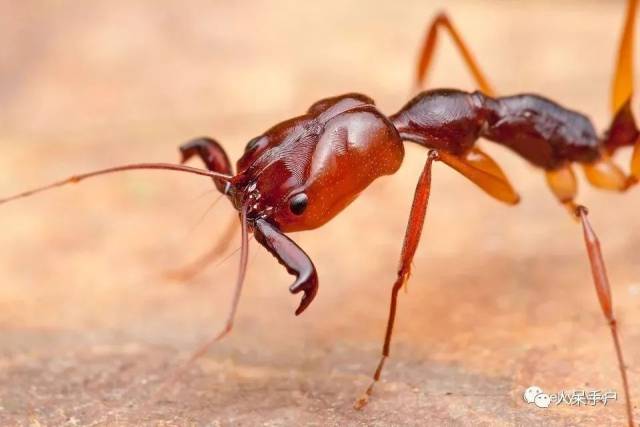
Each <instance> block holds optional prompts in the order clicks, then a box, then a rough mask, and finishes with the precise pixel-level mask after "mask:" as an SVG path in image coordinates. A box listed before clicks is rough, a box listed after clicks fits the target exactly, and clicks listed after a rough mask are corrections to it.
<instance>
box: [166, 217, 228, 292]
mask: <svg viewBox="0 0 640 427" xmlns="http://www.w3.org/2000/svg"><path fill="white" fill-rule="evenodd" d="M238 225H239V223H238V218H236V217H234V218H233V219H232V221H231V222H230V223H229V224H228V225H227V227H226V228H225V231H224V234H223V235H222V237H220V239H219V240H218V243H217V244H216V245H215V246H214V247H213V248H211V249H210V250H209V251H208V252H206V253H205V254H203V255H202V256H200V257H199V258H197V259H196V260H195V261H193V262H191V263H189V264H187V265H185V266H183V267H181V268H178V269H176V270H171V271H167V272H166V273H165V274H164V276H165V277H166V278H167V279H171V280H175V281H178V282H188V281H189V280H191V279H193V278H194V277H195V276H197V275H198V274H199V273H200V272H201V271H202V270H204V269H205V268H206V267H207V266H208V265H209V264H211V263H212V262H213V261H215V260H216V259H218V258H219V257H220V255H222V254H223V253H224V252H225V251H226V250H227V249H228V248H229V245H230V244H231V242H232V239H233V236H235V234H236V232H237V230H238Z"/></svg>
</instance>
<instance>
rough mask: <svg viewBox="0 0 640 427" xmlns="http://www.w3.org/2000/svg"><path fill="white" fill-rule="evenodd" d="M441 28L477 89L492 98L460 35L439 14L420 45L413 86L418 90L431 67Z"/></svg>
mask: <svg viewBox="0 0 640 427" xmlns="http://www.w3.org/2000/svg"><path fill="white" fill-rule="evenodd" d="M440 28H443V29H445V30H447V31H448V32H449V35H450V36H451V38H452V40H453V42H454V44H455V45H456V47H457V48H458V50H459V51H460V54H461V55H462V58H463V59H464V62H465V63H466V65H467V67H468V68H469V71H471V74H472V75H473V78H474V80H475V81H476V83H477V85H478V87H479V88H480V90H481V91H482V92H484V94H485V95H489V96H494V94H495V92H494V91H493V89H492V87H491V85H490V84H489V82H488V81H487V79H486V77H485V76H484V74H483V73H482V71H480V67H479V66H478V64H477V62H476V60H475V59H474V57H473V55H472V54H471V51H470V50H469V49H468V48H467V46H466V44H465V42H464V41H463V40H462V37H461V36H460V33H459V32H458V30H456V28H455V27H454V26H453V24H452V23H451V20H450V19H449V17H448V16H447V15H446V14H445V13H439V14H438V15H436V17H435V18H434V19H433V21H432V22H431V25H430V26H429V30H428V31H427V36H426V38H425V41H424V43H423V45H422V49H421V51H420V59H419V60H418V67H417V69H416V80H415V86H416V88H418V89H419V88H420V87H421V86H422V85H423V84H424V82H425V80H426V78H427V74H428V71H429V66H430V65H431V60H432V58H433V52H434V51H435V47H436V43H437V41H438V30H439V29H440Z"/></svg>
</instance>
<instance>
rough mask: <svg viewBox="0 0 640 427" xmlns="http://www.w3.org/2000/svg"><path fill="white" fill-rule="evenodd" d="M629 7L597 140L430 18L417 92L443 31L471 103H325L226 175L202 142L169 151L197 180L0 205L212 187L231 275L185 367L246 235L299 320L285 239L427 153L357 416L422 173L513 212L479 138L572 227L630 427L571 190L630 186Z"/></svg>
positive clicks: (306, 281) (215, 149) (636, 167)
mask: <svg viewBox="0 0 640 427" xmlns="http://www.w3.org/2000/svg"><path fill="white" fill-rule="evenodd" d="M637 5H638V0H628V3H627V10H626V17H625V23H624V27H623V32H622V38H621V43H620V46H619V50H618V56H617V65H616V70H615V77H614V81H613V87H612V94H611V97H612V99H611V102H612V104H611V107H612V110H613V119H612V121H611V124H610V126H609V128H608V129H607V130H606V131H605V132H604V133H603V134H602V135H601V136H599V135H598V134H597V133H596V131H595V129H594V126H593V124H592V122H591V121H590V119H589V118H588V117H587V116H585V115H583V114H581V113H579V112H576V111H573V110H570V109H567V108H565V107H563V106H561V105H559V104H558V103H556V102H554V101H551V100H550V99H548V98H545V97H542V96H538V95H533V94H519V95H513V96H506V97H502V96H497V95H496V94H495V92H494V90H493V89H492V87H491V86H490V84H489V83H488V80H487V79H486V78H485V77H484V75H483V73H482V72H481V71H480V68H479V67H478V65H477V62H476V60H475V59H474V57H473V56H472V54H471V53H470V51H469V49H468V48H467V46H466V44H465V42H464V41H463V39H462V37H461V36H460V33H459V32H458V31H457V30H456V28H455V27H454V26H453V24H452V22H451V21H450V20H449V18H448V17H447V15H445V14H439V15H438V16H437V17H436V18H435V19H434V21H433V22H432V23H431V26H430V27H429V30H428V32H427V35H426V39H425V42H424V45H423V47H422V50H421V53H420V58H419V62H418V66H417V73H416V79H415V84H416V87H421V86H422V85H423V84H424V82H425V80H426V77H427V74H428V71H429V66H430V64H431V59H432V57H433V53H434V50H435V47H436V44H437V39H438V35H439V32H440V31H441V30H446V31H447V32H448V33H449V35H450V36H451V37H452V39H453V41H454V44H455V45H456V47H457V49H458V50H459V51H460V53H461V55H462V57H463V59H464V61H465V63H466V65H467V67H468V68H469V70H470V71H471V74H472V75H473V77H474V79H475V82H476V84H477V85H478V88H479V90H478V91H474V92H465V91H462V90H456V89H436V90H427V91H423V92H420V93H419V94H418V95H416V96H415V97H414V98H413V99H412V100H410V101H409V102H408V103H407V104H406V105H405V106H404V107H402V109H400V111H398V112H397V113H395V114H393V115H391V116H386V115H385V114H383V113H382V112H380V111H379V110H378V109H377V108H376V106H375V103H374V101H373V99H371V98H369V97H368V96H366V95H362V94H358V93H349V94H345V95H341V96H336V97H332V98H326V99H322V100H320V101H318V102H316V103H315V104H313V105H312V106H311V107H310V108H309V109H308V110H307V112H306V113H305V114H303V115H301V116H298V117H294V118H292V119H289V120H286V121H284V122H282V123H279V124H277V125H275V126H274V127H272V128H271V129H269V130H267V131H266V132H264V133H263V134H261V135H260V136H258V137H256V138H254V139H252V140H251V141H249V143H248V144H247V145H246V148H245V150H244V154H243V155H242V157H241V158H240V159H239V160H238V161H237V163H236V172H235V173H234V171H233V167H232V164H231V162H230V161H229V158H228V156H227V155H226V153H225V151H224V149H223V148H222V146H221V145H220V144H219V143H218V142H216V141H215V140H213V139H211V138H206V137H203V138H197V139H194V140H192V141H190V142H188V143H186V144H183V145H182V146H181V147H180V152H181V154H182V163H183V164H184V163H185V162H187V161H188V160H190V159H191V158H193V157H199V158H200V160H201V161H202V162H204V164H205V166H206V168H207V170H204V169H197V168H192V167H188V166H184V165H183V164H169V163H137V164H130V165H124V166H117V167H113V168H108V169H102V170H97V171H93V172H89V173H85V174H81V175H75V176H72V177H70V178H68V179H65V180H62V181H58V182H54V183H52V184H49V185H47V186H44V187H40V188H36V189H33V190H30V191H26V192H23V193H20V194H17V195H14V196H12V197H8V198H5V199H0V204H2V203H6V202H8V201H11V200H15V199H18V198H22V197H27V196H30V195H33V194H35V193H38V192H41V191H45V190H48V189H51V188H54V187H59V186H62V185H66V184H69V183H76V182H79V181H81V180H83V179H86V178H90V177H94V176H97V175H103V174H108V173H114V172H121V171H126V170H133V169H163V170H174V171H179V172H185V173H192V174H199V175H203V176H208V177H210V178H212V180H213V183H214V185H215V187H216V188H217V190H218V191H219V192H220V193H222V194H223V195H224V196H226V197H227V198H228V199H229V200H230V201H231V203H232V205H233V207H234V208H235V209H236V210H237V211H238V212H239V219H240V221H239V223H240V226H241V236H242V244H241V249H240V265H239V273H238V278H237V282H236V286H235V293H234V295H233V301H232V304H231V309H230V312H229V314H228V317H227V320H226V323H225V326H224V328H223V329H222V330H221V331H220V332H219V333H218V334H217V335H215V336H214V337H213V338H212V339H211V340H209V341H208V342H206V343H205V344H204V345H203V346H202V347H201V348H200V349H199V350H198V351H197V352H195V353H194V354H193V356H192V357H191V359H190V362H192V361H193V360H195V359H196V358H197V357H199V356H200V355H201V354H203V353H204V352H206V351H207V349H208V348H209V346H210V345H211V344H212V343H213V342H215V341H217V340H219V339H220V338H222V337H223V336H225V335H226V334H227V333H228V332H230V331H231V329H232V325H233V321H234V318H235V314H236V310H237V307H238V301H239V298H240V293H241V290H242V285H243V282H244V277H245V273H246V268H247V257H248V251H249V246H248V240H249V238H248V236H249V233H253V235H254V237H255V239H256V240H257V241H258V243H259V244H260V245H262V246H263V247H264V248H266V249H267V250H268V251H269V252H270V253H271V254H272V255H273V256H274V257H275V258H276V259H277V260H278V261H279V262H280V264H282V265H283V266H284V267H285V268H286V270H287V272H288V273H290V274H291V275H293V276H295V281H294V282H293V284H292V285H291V286H290V287H289V290H290V292H291V293H294V294H297V293H302V298H301V301H300V304H299V306H298V308H297V309H296V311H295V314H296V315H299V314H301V313H302V312H303V311H304V310H305V309H306V308H307V307H308V306H309V304H311V302H312V301H313V299H314V298H315V296H316V294H317V292H318V275H317V273H316V269H315V267H314V265H313V262H312V261H311V259H309V257H308V256H307V254H305V252H304V251H303V250H302V249H301V248H300V247H299V246H298V245H297V244H296V243H295V242H294V241H293V240H291V239H290V238H289V237H287V235H286V234H285V233H288V232H293V231H303V230H311V229H315V228H318V227H321V226H322V225H323V224H325V223H326V222H327V221H329V220H331V219H332V218H333V217H334V216H336V215H337V214H338V213H339V212H341V211H342V210H343V209H344V208H346V207H347V206H348V205H349V204H350V203H351V202H352V201H354V200H355V199H356V197H358V195H359V194H360V193H361V192H362V191H364V190H365V189H366V188H367V186H369V184H371V183H372V182H373V181H374V180H375V179H377V178H379V177H381V176H384V175H391V174H393V173H395V172H396V171H397V170H398V168H399V167H400V165H401V163H402V160H403V157H404V145H403V143H404V141H411V142H414V143H417V144H419V145H422V146H424V147H425V148H427V149H429V152H428V155H427V159H426V163H425V165H424V169H423V171H422V174H421V175H420V178H419V180H418V183H417V186H416V190H415V194H414V199H413V204H412V207H411V212H410V215H409V221H408V225H407V228H406V232H405V236H404V243H403V246H402V252H401V256H400V264H399V266H398V269H397V278H396V280H395V282H394V284H393V287H392V291H391V303H390V308H389V317H388V322H387V327H386V333H385V338H384V345H383V349H382V355H381V357H380V360H379V362H378V365H377V368H376V370H375V372H374V374H373V380H372V382H371V384H370V385H369V387H368V388H367V389H366V390H365V392H364V393H363V394H362V396H361V397H360V398H359V399H358V400H357V401H356V402H355V404H354V406H355V408H356V409H361V408H363V407H364V406H365V405H366V404H367V401H368V399H369V396H370V395H371V394H372V391H373V389H374V386H375V384H376V383H377V382H378V381H379V380H380V376H381V372H382V369H383V366H384V363H385V361H386V359H387V358H388V357H389V349H390V345H391V337H392V332H393V327H394V321H395V316H396V307H397V302H398V292H399V291H400V289H401V288H402V287H403V286H404V285H405V284H406V283H407V280H408V278H409V275H410V273H411V261H412V259H413V256H414V254H415V252H416V249H417V247H418V243H419V240H420V235H421V232H422V227H423V223H424V219H425V214H426V211H427V204H428V201H429V194H430V188H431V169H432V165H433V162H436V161H440V162H443V163H445V164H447V165H448V166H450V167H452V168H453V169H455V170H456V171H458V172H459V173H461V174H462V175H464V176H465V177H466V178H468V179H469V180H470V181H471V182H473V183H474V184H476V185H477V186H478V187H480V188H481V189H482V190H484V191H485V192H486V193H488V194H489V195H490V196H492V197H494V198H495V199H497V200H499V201H501V202H504V203H506V204H508V205H515V204H517V203H518V201H519V199H520V198H519V195H518V193H516V191H515V190H514V189H513V187H512V186H511V184H510V182H509V180H508V179H507V177H506V175H505V174H504V172H503V171H502V169H501V168H500V166H498V164H497V163H496V162H495V161H494V160H493V159H492V158H491V157H489V156H488V155H487V154H485V153H484V152H483V151H481V150H480V149H479V148H478V147H477V146H476V142H477V140H478V139H479V138H484V139H488V140H490V141H493V142H495V143H498V144H502V145H504V146H506V147H508V148H510V149H511V150H512V151H514V152H515V153H517V154H518V155H520V156H522V157H523V158H524V159H526V160H527V161H528V162H529V163H530V164H532V165H533V166H536V167H538V168H540V169H542V170H544V172H545V175H546V179H547V183H548V185H549V187H550V189H551V191H552V193H553V194H554V195H555V197H556V198H557V199H558V201H559V202H560V203H561V204H562V205H563V206H564V207H566V208H567V209H568V211H569V212H570V213H571V215H572V216H573V217H574V218H575V219H577V220H578V221H579V222H580V223H581V225H582V230H583V234H584V240H585V245H586V249H587V255H588V259H589V261H590V264H591V269H592V274H593V281H594V284H595V288H596V294H597V297H598V300H599V303H600V306H601V309H602V312H603V314H604V316H605V318H606V321H607V323H608V325H609V328H610V330H611V334H612V337H613V342H614V347H615V351H616V356H617V359H618V366H619V369H620V375H621V379H622V385H623V389H624V394H625V402H626V413H627V414H626V415H627V420H628V422H629V425H630V426H632V425H633V414H632V406H631V398H630V395H629V386H628V381H627V374H626V368H625V364H624V359H623V354H622V348H621V345H620V339H619V335H618V331H617V324H616V320H615V317H614V314H613V309H612V299H611V292H610V287H609V282H608V278H607V274H606V269H605V264H604V261H603V257H602V253H601V250H600V244H599V241H598V238H597V237H596V234H595V232H594V230H593V228H592V226H591V224H590V222H589V220H588V210H587V208H586V207H584V206H582V205H579V204H577V203H576V202H575V199H576V195H577V183H576V178H575V175H574V172H573V169H572V166H573V164H576V163H577V164H580V165H581V166H582V168H583V169H584V171H585V174H586V177H587V180H588V181H589V183H590V184H591V185H593V186H595V187H597V188H600V189H604V190H612V191H618V192H624V191H627V190H629V189H630V188H631V187H632V186H634V185H635V184H637V182H638V180H639V179H640V131H639V130H638V127H637V126H636V123H635V119H634V116H633V113H632V110H631V104H630V101H631V97H632V95H633V82H632V81H633V60H632V51H633V33H634V26H635V16H636V10H637ZM627 146H633V147H634V151H633V155H632V160H631V173H630V174H629V175H626V174H625V173H624V172H623V171H622V170H621V169H620V168H619V167H618V166H616V165H615V164H614V163H613V161H612V160H611V156H612V155H613V154H614V153H615V152H616V151H617V150H618V149H620V148H622V147H627ZM201 264H203V263H202V262H201V263H198V266H201ZM190 362H189V363H190Z"/></svg>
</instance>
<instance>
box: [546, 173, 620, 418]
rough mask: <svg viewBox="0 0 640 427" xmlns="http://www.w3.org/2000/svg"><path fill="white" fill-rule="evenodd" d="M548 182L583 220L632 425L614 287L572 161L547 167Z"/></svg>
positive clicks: (583, 229)
mask: <svg viewBox="0 0 640 427" xmlns="http://www.w3.org/2000/svg"><path fill="white" fill-rule="evenodd" d="M547 183H548V184H549V187H550V188H551V191H552V192H553V194H554V195H555V196H556V197H557V198H558V200H559V201H560V202H561V203H562V204H563V205H564V206H566V207H567V208H568V209H569V211H570V212H571V214H572V216H574V217H577V218H578V219H579V220H580V222H581V224H582V231H583V234H584V242H585V246H586V248H587V255H588V256H589V263H590V264H591V272H592V274H593V283H594V285H595V288H596V294H597V296H598V301H599V302H600V307H601V308H602V313H603V314H604V317H605V319H606V320H607V323H608V324H609V328H610V329H611V335H612V337H613V345H614V347H615V351H616V356H617V359H618V367H619V369H620V375H621V377H622V386H623V389H624V395H625V402H626V409H627V419H628V422H629V426H633V413H632V407H631V397H630V395H629V384H628V381H627V371H626V367H625V364H624V358H623V355H622V347H621V345H620V338H619V336H618V329H617V324H616V320H615V317H614V315H613V308H612V307H613V302H612V300H611V289H610V286H609V279H608V278H607V271H606V268H605V264H604V260H603V258H602V250H601V249H600V241H599V240H598V237H597V236H596V234H595V232H594V231H593V227H592V226H591V223H590V222H589V219H588V217H587V215H588V211H587V208H585V207H584V206H580V205H576V204H575V203H574V198H575V196H576V193H577V185H576V177H575V175H574V173H573V170H572V169H571V167H570V166H569V165H566V166H564V167H562V168H559V169H556V170H551V171H547Z"/></svg>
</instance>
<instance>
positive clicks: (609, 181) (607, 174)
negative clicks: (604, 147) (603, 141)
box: [582, 153, 630, 191]
mask: <svg viewBox="0 0 640 427" xmlns="http://www.w3.org/2000/svg"><path fill="white" fill-rule="evenodd" d="M582 168H583V169H584V173H585V175H586V177H587V180H588V181H589V183H590V184H591V185H593V186H594V187H597V188H601V189H603V190H611V191H625V190H626V189H627V188H629V186H630V184H629V178H628V177H627V176H626V175H625V174H624V172H622V169H620V168H619V167H618V166H617V165H616V164H615V163H613V161H612V160H611V159H610V158H609V156H608V155H607V154H605V153H603V154H602V158H601V159H599V160H597V161H595V162H594V163H588V164H585V165H583V166H582Z"/></svg>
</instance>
